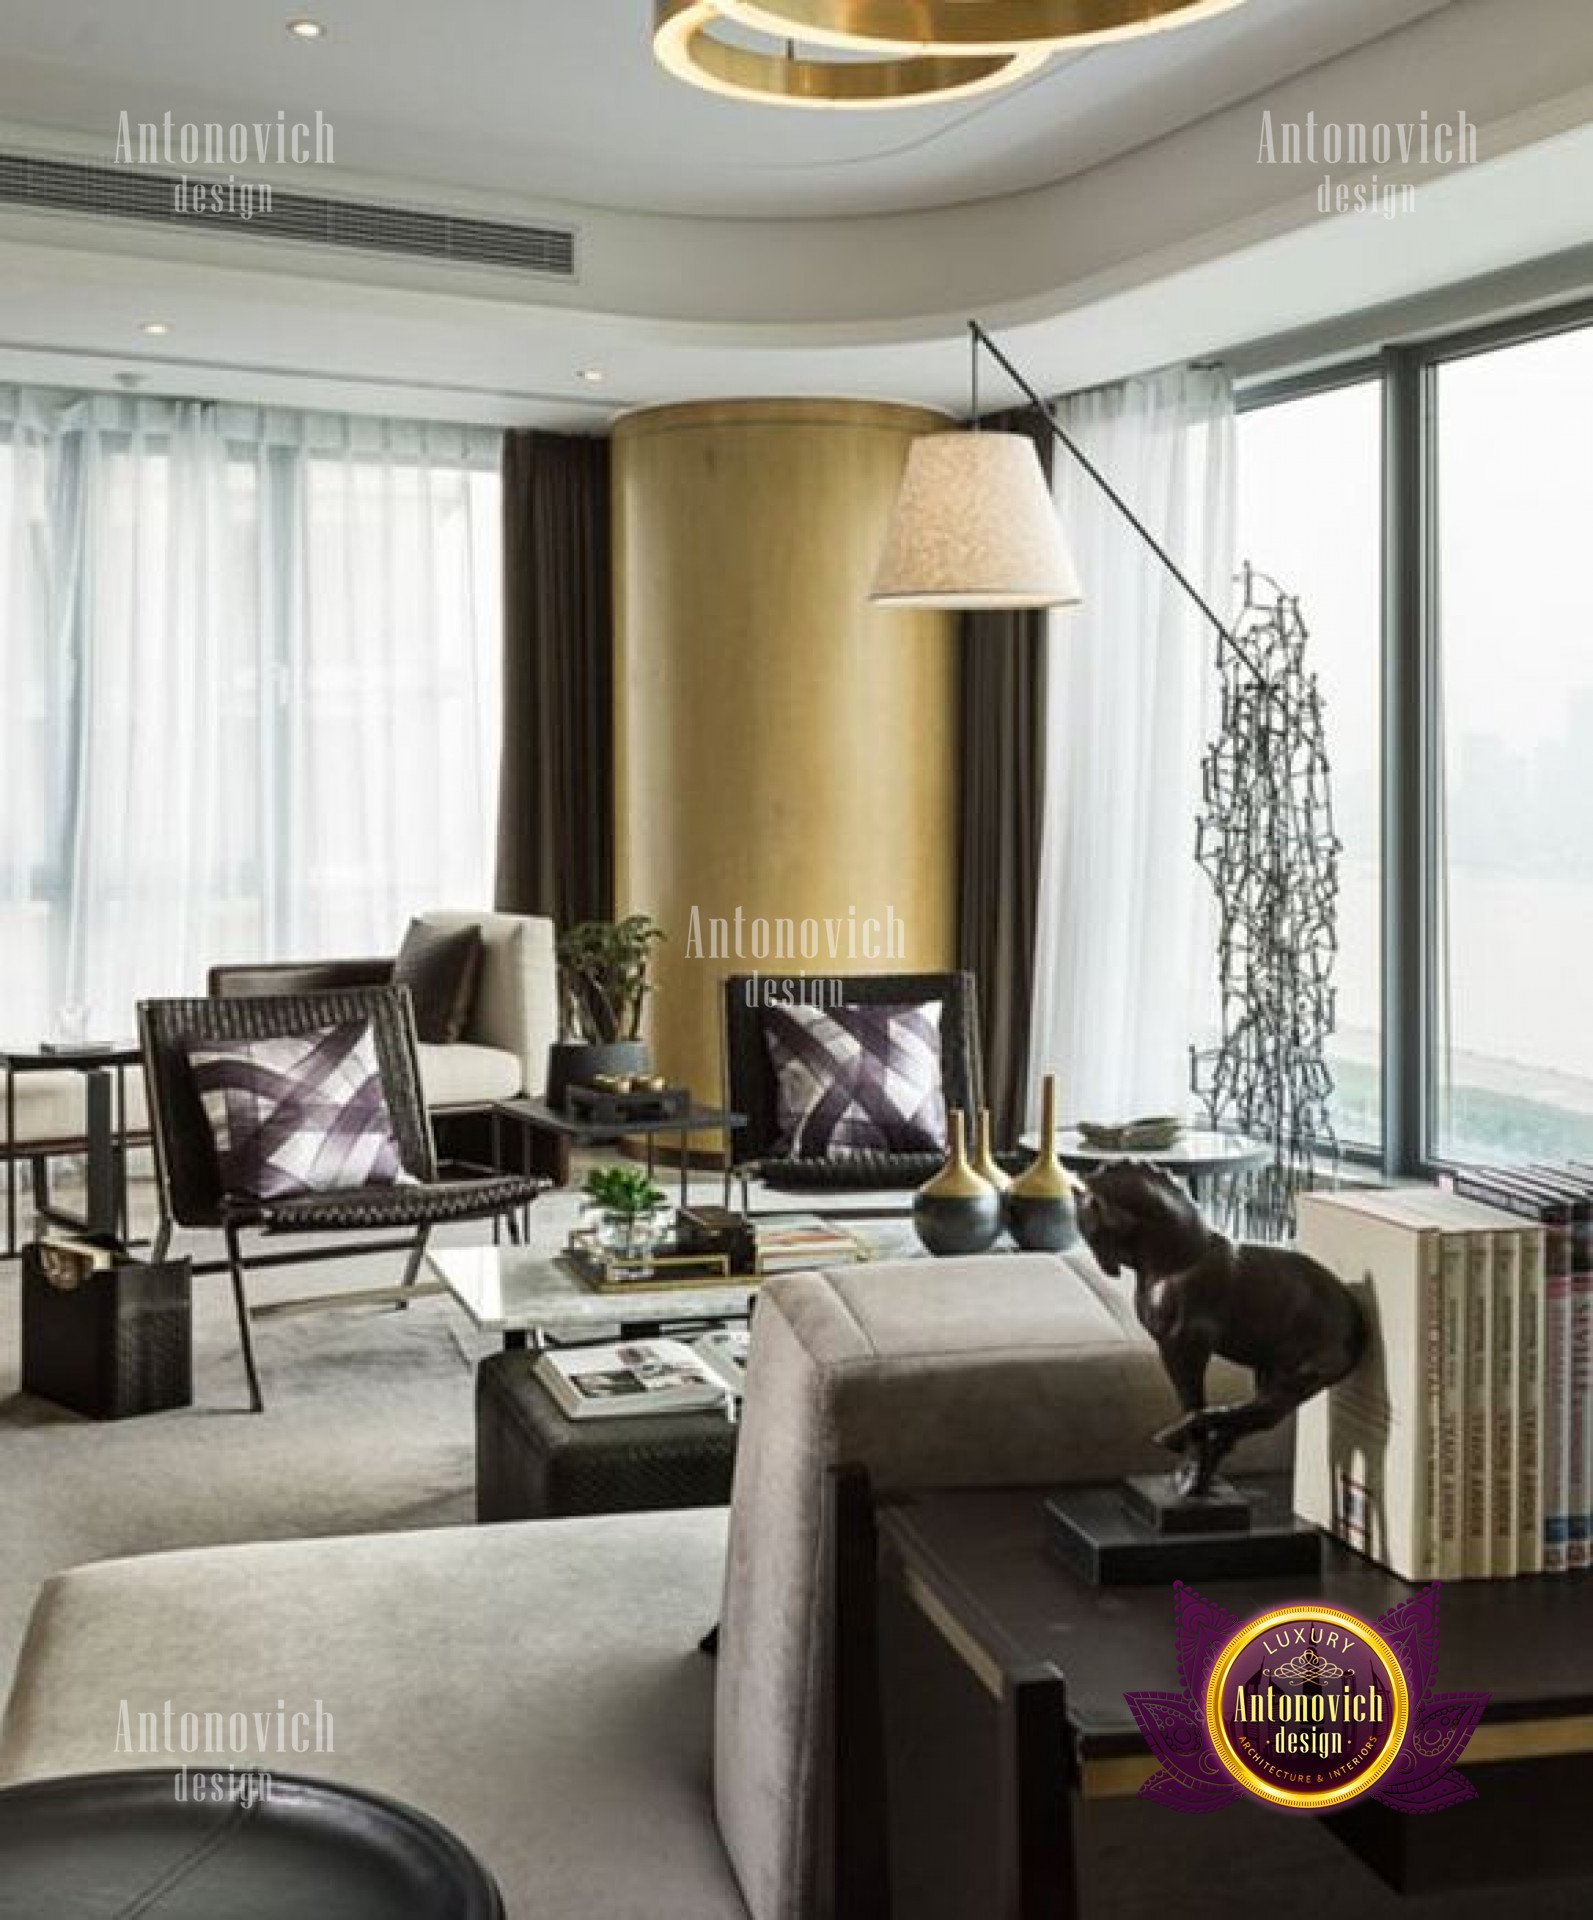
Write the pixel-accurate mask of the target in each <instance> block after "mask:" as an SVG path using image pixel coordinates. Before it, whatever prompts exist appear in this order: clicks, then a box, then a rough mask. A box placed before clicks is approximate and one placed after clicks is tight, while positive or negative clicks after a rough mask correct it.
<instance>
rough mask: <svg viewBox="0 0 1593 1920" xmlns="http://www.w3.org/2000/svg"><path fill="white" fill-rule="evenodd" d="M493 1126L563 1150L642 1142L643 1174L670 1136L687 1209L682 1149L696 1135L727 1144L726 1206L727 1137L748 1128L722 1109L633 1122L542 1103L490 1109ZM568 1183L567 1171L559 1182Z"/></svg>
mask: <svg viewBox="0 0 1593 1920" xmlns="http://www.w3.org/2000/svg"><path fill="white" fill-rule="evenodd" d="M492 1121H493V1126H494V1128H499V1127H504V1126H516V1127H523V1128H525V1129H526V1130H527V1131H528V1132H529V1133H532V1134H541V1135H544V1136H550V1137H552V1138H553V1139H555V1140H557V1141H559V1142H561V1143H562V1145H563V1146H564V1148H565V1150H566V1165H567V1155H568V1149H569V1148H570V1147H571V1146H599V1145H601V1144H602V1143H603V1142H604V1141H607V1140H629V1139H632V1138H636V1139H642V1140H645V1141H646V1143H647V1175H648V1178H649V1179H651V1178H652V1175H653V1161H654V1156H653V1147H654V1142H655V1141H656V1139H657V1137H658V1135H660V1134H674V1135H676V1136H678V1138H679V1140H680V1204H681V1205H682V1206H685V1205H686V1203H687V1200H688V1198H689V1194H690V1183H691V1167H690V1164H689V1162H688V1158H687V1153H686V1148H687V1145H688V1143H689V1141H690V1139H691V1136H692V1135H693V1134H694V1133H717V1134H719V1135H721V1136H722V1137H723V1139H724V1141H725V1143H726V1153H725V1174H724V1203H725V1205H726V1206H727V1207H728V1206H729V1205H730V1153H729V1150H728V1149H729V1143H730V1138H731V1135H732V1134H734V1133H736V1132H738V1131H739V1130H740V1129H741V1128H742V1127H744V1126H745V1125H746V1124H747V1116H746V1115H745V1114H744V1113H732V1112H731V1111H730V1110H729V1109H728V1108H725V1107H698V1106H692V1107H688V1108H687V1109H686V1111H685V1112H684V1113H676V1114H671V1115H669V1116H668V1118H659V1119H653V1120H642V1119H631V1120H623V1121H615V1120H587V1119H583V1118H581V1117H580V1116H579V1115H576V1114H570V1113H565V1112H563V1111H562V1110H561V1109H560V1108H558V1107H550V1106H549V1105H548V1103H547V1102H546V1101H545V1100H500V1101H499V1102H498V1104H497V1105H496V1106H495V1107H494V1108H493V1109H492ZM493 1159H494V1161H495V1162H496V1164H497V1165H498V1166H500V1167H501V1166H502V1165H503V1155H502V1153H501V1152H500V1151H499V1149H498V1145H497V1143H496V1141H495V1142H494V1146H493ZM567 1181H568V1172H567V1171H566V1173H565V1175H564V1176H563V1178H562V1180H561V1184H565V1183H567Z"/></svg>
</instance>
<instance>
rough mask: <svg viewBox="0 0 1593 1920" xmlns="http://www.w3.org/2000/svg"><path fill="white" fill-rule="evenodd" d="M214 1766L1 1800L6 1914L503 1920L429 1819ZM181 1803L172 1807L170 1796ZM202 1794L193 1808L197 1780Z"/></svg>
mask: <svg viewBox="0 0 1593 1920" xmlns="http://www.w3.org/2000/svg"><path fill="white" fill-rule="evenodd" d="M216 1778H217V1776H216V1775H215V1773H214V1772H213V1771H212V1770H201V1769H199V1768H195V1769H194V1770H193V1772H192V1773H189V1774H186V1775H183V1774H173V1773H172V1772H169V1771H168V1772H130V1773H94V1774H84V1775H81V1776H76V1777H74V1776H68V1777H66V1778H64V1779H57V1780H39V1781H33V1782H29V1783H27V1784H25V1785H23V1786H19V1787H9V1788H6V1789H4V1790H3V1791H0V1914H6V1915H10V1914H15V1915H17V1916H18V1917H19V1920H20V1916H22V1915H27V1916H28V1917H29V1920H35V1917H36V1920H46V1916H48V1920H123V1916H127V1915H132V1914H146V1913H147V1914H150V1915H151V1916H153V1915H156V1914H158V1915H159V1916H160V1920H221V1916H222V1915H225V1914H244V1913H248V1914H254V1915H259V1916H260V1917H261V1920H276V1917H277V1916H279V1915H280V1916H281V1920H298V1916H300V1915H310V1914H313V1915H314V1916H315V1920H503V1900H502V1898H501V1896H500V1895H499V1893H498V1889H497V1887H496V1886H495V1885H494V1884H493V1880H492V1877H491V1875H490V1874H489V1873H488V1872H487V1870H486V1868H485V1867H483V1866H482V1865H481V1863H480V1861H478V1860H477V1859H476V1857H475V1856H474V1854H472V1853H471V1852H470V1850H469V1849H468V1848H467V1847H466V1846H465V1845H464V1843H463V1841H461V1840H458V1839H456V1838H455V1837H454V1835H453V1834H451V1833H450V1832H449V1831H448V1830H447V1828H446V1827H442V1826H439V1825H438V1823H437V1822H436V1821H435V1820H433V1819H431V1818H430V1817H429V1816H428V1815H426V1814H423V1813H420V1812H417V1811H416V1809H415V1808H413V1807H406V1806H403V1805H401V1804H400V1802H398V1801H396V1800H388V1799H385V1798H383V1797H382V1796H380V1795H378V1794H374V1793H365V1792H363V1791H361V1790H360V1789H358V1788H355V1787H345V1786H340V1785H337V1784H334V1783H333V1782H330V1781H326V1780H300V1779H294V1778H291V1777H289V1776H287V1775H280V1774H266V1773H241V1772H240V1773H237V1774H234V1775H231V1776H229V1775H227V1774H222V1775H221V1776H220V1780H221V1785H222V1786H223V1788H225V1787H226V1786H227V1784H228V1781H229V1779H230V1781H231V1783H232V1785H233V1786H234V1787H235V1788H248V1789H250V1791H251V1793H258V1795H259V1797H257V1798H247V1799H246V1798H244V1797H241V1796H240V1797H239V1798H236V1799H230V1800H229V1799H227V1798H225V1797H223V1798H221V1799H219V1800H217V1799H212V1798H210V1797H209V1796H210V1790H211V1786H212V1782H213V1781H215V1780H216ZM180 1782H185V1783H186V1786H187V1789H188V1792H187V1795H186V1797H184V1798H179V1796H178V1791H177V1789H178V1785H179V1783H180ZM196 1782H198V1783H199V1784H200V1790H201V1792H203V1793H204V1795H205V1797H204V1798H202V1799H199V1798H196V1797H195V1796H194V1792H193V1789H194V1786H195V1783H196Z"/></svg>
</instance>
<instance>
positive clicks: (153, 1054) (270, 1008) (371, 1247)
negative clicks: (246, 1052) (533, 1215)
mask: <svg viewBox="0 0 1593 1920" xmlns="http://www.w3.org/2000/svg"><path fill="white" fill-rule="evenodd" d="M355 1020H360V1021H365V1020H368V1021H369V1022H370V1026H371V1033H372V1037H373V1039H374V1042H375V1046H376V1056H377V1061H378V1064H379V1066H380V1069H381V1076H382V1090H383V1092H384V1093H385V1094H386V1096H387V1105H388V1109H389V1111H390V1113H391V1115H392V1120H393V1130H394V1133H395V1134H396V1136H397V1139H398V1146H399V1156H400V1159H401V1160H402V1163H403V1168H404V1171H405V1173H406V1174H408V1175H409V1176H410V1181H411V1183H412V1184H409V1183H406V1184H405V1185H402V1186H392V1187H357V1188H351V1189H346V1190H344V1191H341V1192H335V1193H311V1194H301V1195H295V1196H294V1197H293V1198H291V1199H284V1200H253V1199H244V1198H240V1197H239V1196H238V1195H236V1194H229V1193H227V1192H226V1191H225V1190H224V1188H223V1187H222V1184H221V1173H220V1168H219V1165H218V1162H217V1158H216V1150H215V1142H214V1137H213V1135H212V1133H211V1129H210V1122H209V1120H208V1118H207V1117H206V1114H205V1110H204V1107H203V1105H202V1104H201V1102H200V1098H199V1094H198V1090H197V1089H196V1088H195V1086H194V1080H193V1073H192V1070H191V1068H190V1066H189V1064H188V1052H189V1049H190V1048H191V1047H194V1046H214V1045H225V1044H227V1043H228V1042H231V1041H239V1040H263V1039H272V1038H278V1037H283V1036H290V1035H295V1034H303V1033H310V1032H313V1031H315V1030H316V1029H317V1028H319V1027H327V1026H334V1025H336V1024H338V1023H339V1022H343V1021H355ZM138 1027H139V1036H140V1040H141V1043H142V1047H143V1054H144V1077H145V1081H146V1084H147V1087H148V1092H149V1114H150V1130H151V1134H152V1137H153V1141H154V1147H155V1177H156V1185H157V1188H158V1191H159V1197H160V1207H161V1224H160V1228H159V1231H158V1233H157V1236H156V1242H155V1252H154V1255H153V1258H154V1259H155V1260H157V1261H158V1260H160V1259H162V1258H164V1256H165V1252H166V1249H167V1247H168V1245H169V1244H170V1241H171V1236H172V1232H173V1230H174V1229H175V1228H177V1227H197V1228H212V1229H214V1228H219V1229H220V1230H221V1233H222V1235H223V1238H224V1240H225V1243H226V1250H227V1257H226V1259H225V1261H221V1262H208V1263H200V1264H199V1265H197V1266H196V1268H195V1271H196V1272H199V1273H206V1272H221V1271H225V1272H228V1273H230V1275H231V1277H232V1294H233V1304H234V1306H235V1308H236V1310H237V1315H238V1337H239V1341H240V1344H241V1345H242V1348H243V1362H244V1369H245V1371H246V1373H247V1374H248V1377H249V1401H250V1406H251V1408H252V1409H253V1411H254V1412H256V1413H258V1412H260V1411H261V1409H262V1407H263V1406H264V1400H263V1398H262V1396H261V1392H260V1376H259V1370H258V1368H257V1366H256V1363H255V1354H254V1340H253V1336H252V1332H251V1320H252V1318H253V1317H254V1316H253V1314H252V1313H251V1309H250V1307H249V1303H248V1297H247V1294H246V1291H245V1284H244V1275H245V1273H246V1271H247V1270H248V1269H249V1268H251V1267H269V1266H284V1265H290V1264H297V1263H298V1262H300V1261H310V1260H331V1259H339V1258H344V1257H347V1256H349V1255H351V1254H357V1253H373V1252H404V1253H407V1254H408V1260H407V1263H406V1265H405V1268H404V1276H403V1280H402V1282H401V1284H400V1286H399V1287H397V1288H367V1289H363V1290H361V1291H359V1292H348V1293H338V1294H331V1295H322V1296H320V1297H318V1298H316V1299H312V1300H297V1301H284V1302H280V1303H276V1304H274V1305H273V1306H272V1307H271V1308H270V1309H266V1310H263V1311H270V1312H284V1311H292V1310H294V1309H298V1308H303V1307H308V1306H322V1305H325V1306H346V1305H347V1304H348V1303H349V1302H350V1301H361V1300H363V1301H369V1300H387V1301H390V1302H392V1303H394V1304H398V1305H402V1304H404V1303H405V1302H407V1301H408V1300H410V1299H413V1298H414V1297H415V1296H416V1295H417V1293H419V1292H422V1291H426V1292H431V1291H435V1290H436V1289H434V1288H431V1287H427V1288H419V1287H417V1284H416V1282H417V1279H418V1276H419V1273H420V1264H421V1260H422V1258H423V1256H424V1254H425V1251H426V1242H427V1239H428V1237H429V1235H430V1233H431V1230H432V1228H433V1227H434V1226H436V1225H437V1224H438V1223H439V1222H441V1221H444V1220H492V1221H495V1222H496V1221H502V1222H503V1223H504V1225H505V1226H506V1228H507V1229H508V1232H509V1235H510V1238H511V1239H514V1238H518V1232H519V1227H518V1219H519V1215H520V1214H521V1213H522V1212H523V1210H524V1209H525V1208H526V1207H527V1206H528V1205H529V1204H530V1202H531V1201H532V1200H533V1199H535V1197H536V1196H537V1194H538V1193H540V1192H542V1191H543V1189H544V1188H545V1187H546V1185H547V1182H546V1181H543V1180H539V1179H535V1178H533V1177H530V1176H525V1175H520V1174H492V1175H484V1174H482V1173H481V1172H480V1171H479V1170H477V1169H475V1168H455V1167H441V1168H440V1167H439V1166H438V1163H437V1154H436V1148H435V1146H434V1144H433V1141H432V1132H431V1124H430V1121H429V1119H428V1118H427V1114H426V1108H425V1104H424V1102H423V1101H422V1099H421V1092H420V1069H419V1066H418V1064H417V1061H416V1057H415V1027H414V1019H413V1016H412V1013H411V1009H410V1002H409V992H408V990H407V988H403V987H368V986H356V987H345V988H343V989H341V990H339V991H334V992H327V993H300V994H282V993H273V994H270V995H266V996H262V997H259V998H240V999H225V1000H213V999H211V1000H146V1001H144V1002H142V1003H141V1005H140V1006H139V1009H138ZM250 1229H253V1230H257V1231H259V1232H261V1233H263V1234H266V1235H274V1234H289V1233H317V1234H320V1233H349V1234H355V1233H368V1232H370V1231H372V1230H375V1231H377V1232H384V1231H386V1230H388V1229H392V1230H394V1231H395V1232H396V1231H403V1233H404V1234H405V1237H404V1238H402V1239H384V1240H379V1241H376V1242H372V1241H371V1240H368V1239H361V1240H358V1241H351V1242H345V1243H343V1244H334V1245H332V1246H316V1247H310V1248H300V1249H296V1250H295V1251H294V1252H292V1253H276V1254H255V1255H253V1256H249V1255H247V1254H246V1253H245V1251H244V1247H243V1239H242V1236H243V1234H244V1232H245V1231H246V1230H250Z"/></svg>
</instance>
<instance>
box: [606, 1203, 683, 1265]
mask: <svg viewBox="0 0 1593 1920" xmlns="http://www.w3.org/2000/svg"><path fill="white" fill-rule="evenodd" d="M667 1227H668V1219H667V1216H665V1215H662V1214H660V1213H659V1212H658V1210H657V1209H656V1208H655V1209H652V1210H651V1211H649V1212H647V1213H616V1212H615V1211H614V1210H613V1209H612V1208H608V1207H604V1208H601V1209H600V1210H599V1212H598V1216H597V1243H598V1245H599V1246H600V1247H601V1248H602V1249H603V1251H604V1252H605V1253H607V1254H611V1255H612V1256H613V1257H614V1258H615V1259H616V1260H650V1259H651V1258H652V1256H653V1253H654V1251H655V1249H656V1248H657V1246H658V1243H659V1241H660V1240H661V1239H662V1238H663V1237H664V1233H665V1231H666V1229H667Z"/></svg>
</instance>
